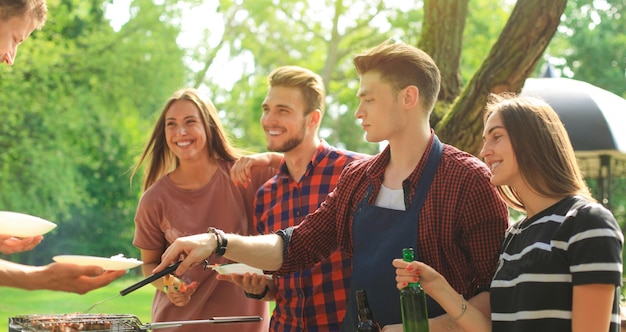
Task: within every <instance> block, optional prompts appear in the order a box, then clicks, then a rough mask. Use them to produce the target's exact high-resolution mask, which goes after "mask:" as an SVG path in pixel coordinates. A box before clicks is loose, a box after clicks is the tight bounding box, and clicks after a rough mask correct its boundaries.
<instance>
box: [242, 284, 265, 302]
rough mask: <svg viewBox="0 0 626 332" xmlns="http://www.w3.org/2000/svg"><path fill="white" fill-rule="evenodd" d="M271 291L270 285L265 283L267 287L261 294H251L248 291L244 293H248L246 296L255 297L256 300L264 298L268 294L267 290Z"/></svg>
mask: <svg viewBox="0 0 626 332" xmlns="http://www.w3.org/2000/svg"><path fill="white" fill-rule="evenodd" d="M269 291H270V287H269V286H268V285H265V289H264V290H263V293H261V294H250V293H248V292H244V294H246V297H247V298H249V299H255V300H262V299H263V298H264V297H265V295H267V292H269Z"/></svg>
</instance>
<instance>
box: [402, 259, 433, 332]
mask: <svg viewBox="0 0 626 332" xmlns="http://www.w3.org/2000/svg"><path fill="white" fill-rule="evenodd" d="M402 259H403V260H404V261H405V262H412V261H414V260H415V258H414V256H413V248H404V249H402ZM400 307H401V309H402V328H403V330H404V332H428V312H427V308H426V293H424V289H422V286H420V283H419V282H415V283H409V284H408V285H407V286H406V287H405V288H403V289H402V290H401V291H400Z"/></svg>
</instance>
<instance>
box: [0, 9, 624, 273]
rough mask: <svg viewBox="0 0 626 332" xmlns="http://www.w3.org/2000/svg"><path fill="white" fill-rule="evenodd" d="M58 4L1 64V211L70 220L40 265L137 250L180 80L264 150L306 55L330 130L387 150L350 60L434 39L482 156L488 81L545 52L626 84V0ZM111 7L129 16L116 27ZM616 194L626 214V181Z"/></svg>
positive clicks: (464, 132) (519, 70) (453, 98)
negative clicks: (153, 139) (283, 74)
mask: <svg viewBox="0 0 626 332" xmlns="http://www.w3.org/2000/svg"><path fill="white" fill-rule="evenodd" d="M208 4H214V6H210V5H208ZM48 5H49V11H50V13H49V14H50V15H49V20H48V22H47V24H46V26H44V28H43V29H42V30H41V31H36V32H34V33H33V35H32V36H31V38H30V39H29V40H28V42H26V43H24V44H23V45H22V46H21V47H20V52H19V55H18V57H17V64H16V65H15V66H13V67H7V66H2V67H0V77H1V79H0V105H1V106H0V118H2V119H3V121H0V193H1V194H0V210H10V211H18V212H24V213H28V214H33V215H37V216H40V217H43V218H46V219H49V220H51V221H54V222H55V223H57V224H58V227H57V229H56V230H54V231H53V232H52V233H50V234H48V235H46V239H45V240H44V241H43V243H42V244H41V245H40V246H39V247H38V248H36V249H35V250H33V251H31V252H28V253H24V254H20V255H12V256H11V260H13V261H22V262H27V263H31V264H46V263H48V262H50V260H51V257H52V256H54V255H57V254H87V255H98V256H111V255H114V254H117V253H124V254H126V255H127V256H133V257H137V256H138V251H137V250H136V249H135V248H134V247H133V246H132V237H133V230H134V225H133V217H134V213H135V207H136V204H137V200H138V199H139V196H140V195H141V191H140V187H141V186H140V183H139V182H137V181H136V182H135V183H133V184H132V186H131V184H130V183H129V176H130V173H129V169H130V168H131V167H132V166H133V165H134V163H135V162H136V157H137V156H138V155H139V153H140V152H141V149H142V148H143V146H144V144H145V142H146V140H147V135H148V133H149V132H150V130H151V129H152V126H153V125H154V121H155V120H156V116H157V115H158V114H159V113H160V111H161V109H162V107H163V103H164V102H165V100H166V99H167V98H168V97H169V96H170V95H171V94H172V92H174V91H175V90H176V89H177V88H179V87H182V86H193V87H197V88H199V89H200V90H201V91H203V92H204V93H205V94H206V95H207V96H208V97H210V98H211V99H212V100H213V101H214V102H215V104H216V106H217V107H218V109H219V110H220V116H221V117H222V119H223V120H224V122H225V124H226V128H227V129H228V130H229V132H230V133H231V135H232V136H233V137H234V138H235V139H236V141H237V144H238V145H239V146H240V147H243V148H247V149H248V150H250V151H264V150H265V138H264V134H263V132H262V129H261V127H260V125H259V116H260V104H261V102H262V100H263V98H264V96H265V92H266V82H265V77H266V75H267V74H268V73H269V72H270V71H271V70H272V69H274V68H275V67H277V66H280V65H286V64H294V65H300V66H304V67H307V68H310V69H311V70H314V71H316V72H318V73H320V75H322V77H323V79H324V81H325V83H326V86H327V90H328V99H327V114H326V117H325V119H324V122H323V127H322V130H321V134H322V136H323V137H324V138H325V139H326V140H327V141H328V142H329V143H330V144H333V145H337V146H340V147H345V148H349V149H352V150H358V151H362V152H367V153H376V152H378V151H379V145H378V144H371V143H368V142H365V140H364V139H363V133H362V130H361V129H360V128H359V126H358V125H357V122H356V120H355V119H354V116H353V113H354V110H355V109H356V106H357V102H358V100H357V98H356V95H355V94H356V90H357V87H358V78H357V77H356V75H355V73H354V69H353V66H352V63H351V60H352V56H353V55H354V54H356V53H359V52H361V51H363V50H365V49H367V48H369V47H373V46H375V45H376V44H378V43H380V42H381V41H383V40H386V39H389V38H393V39H397V40H401V41H404V42H407V43H410V44H412V45H416V46H419V47H421V48H423V49H424V50H426V51H427V52H428V53H429V54H431V55H432V56H433V58H434V59H435V60H436V62H437V63H438V64H439V66H440V68H441V69H442V74H443V78H444V81H443V87H442V94H441V96H440V102H439V103H438V105H437V109H436V113H435V114H434V116H433V119H432V125H433V126H434V127H435V128H436V130H437V132H438V134H439V136H440V137H441V138H442V139H443V140H444V141H445V142H447V143H451V144H454V145H457V146H459V147H460V148H462V149H465V150H467V151H470V152H473V153H476V152H477V150H476V147H477V146H478V144H479V143H480V132H481V130H482V122H481V118H480V116H479V114H480V111H481V109H482V106H483V105H484V100H485V97H486V94H487V93H488V92H498V91H504V90H510V91H519V89H521V86H522V85H523V82H524V80H525V79H526V77H528V76H538V75H539V73H540V70H541V67H542V66H544V65H545V64H546V63H550V64H552V65H553V66H554V67H555V68H556V69H557V71H559V73H561V75H563V76H566V77H572V78H576V79H579V80H585V81H587V82H589V83H592V84H594V85H597V86H600V87H602V88H604V89H607V90H609V91H612V92H614V93H616V94H618V95H621V96H626V95H625V94H626V78H625V76H624V73H625V71H626V43H625V42H624V38H625V37H624V36H626V33H624V32H626V31H624V30H625V28H626V24H625V21H624V20H625V18H624V6H625V2H624V1H623V0H602V1H598V0H595V1H591V0H570V1H568V2H567V3H566V1H565V0H554V1H543V0H524V1H518V2H515V1H511V0H474V1H469V0H438V1H436V0H425V1H420V0H414V1H406V0H399V1H389V0H388V1H383V0H334V1H330V0H322V1H315V0H281V1H276V0H273V1H271V0H257V1H241V0H220V1H219V2H208V1H207V2H203V1H200V0H186V1H175V0H160V1H152V0H132V1H119V0H115V1H114V0H89V1H79V0H48ZM207 8H210V9H207ZM199 11H200V12H199ZM112 13H118V14H119V13H122V14H124V15H125V16H127V19H125V20H122V22H121V23H120V22H117V23H115V24H114V22H113V21H112V18H114V17H113V16H112V15H113V14H112ZM192 13H196V14H200V16H202V17H203V20H202V24H201V25H198V26H193V27H192V28H191V30H192V31H193V35H194V36H195V43H193V44H191V45H189V44H186V45H183V43H181V37H182V35H183V34H182V31H183V29H184V28H185V26H186V24H187V22H188V21H189V16H190V15H191V14H192ZM186 33H189V32H186ZM553 35H554V37H553ZM137 178H138V179H140V178H141V176H139V177H137ZM617 194H621V195H617ZM615 196H619V197H616V200H617V202H618V203H617V205H616V211H618V212H619V211H622V212H621V213H622V214H621V215H619V214H618V212H616V215H617V216H618V219H619V220H620V222H623V221H624V213H623V211H624V206H625V205H626V202H625V200H626V199H625V196H626V194H625V193H624V191H621V192H620V193H617V192H616V195H615Z"/></svg>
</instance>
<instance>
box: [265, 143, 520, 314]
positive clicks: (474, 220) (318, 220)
mask: <svg viewBox="0 0 626 332" xmlns="http://www.w3.org/2000/svg"><path fill="white" fill-rule="evenodd" d="M433 137H434V133H432V132H431V138H430V141H429V145H428V147H427V148H426V151H424V157H422V159H421V160H420V162H419V163H418V165H417V167H416V168H415V170H414V171H413V172H412V173H411V174H410V175H409V177H408V178H407V179H405V180H404V181H403V183H402V187H403V188H404V201H405V203H406V204H410V203H411V200H412V198H413V195H414V191H415V188H416V186H417V182H418V181H419V180H420V176H421V174H422V172H423V170H424V168H425V165H426V159H427V158H426V157H427V156H428V154H429V153H430V149H431V148H432V142H433ZM390 157H391V151H390V147H389V146H387V148H386V149H385V150H384V151H383V152H381V153H380V154H378V155H376V156H375V157H373V158H370V159H367V160H359V161H355V162H353V163H352V164H350V165H349V166H348V167H346V168H345V169H344V170H343V173H342V174H341V176H340V180H339V183H337V188H336V189H335V190H334V191H333V192H332V193H330V194H329V195H328V198H327V199H326V201H325V202H324V203H322V205H321V206H320V208H319V209H318V210H317V211H315V212H313V213H311V214H310V215H308V216H307V217H306V219H305V220H304V221H302V222H301V223H300V224H299V225H298V226H296V227H294V228H291V229H286V230H284V231H281V232H278V233H277V234H279V235H280V236H281V237H282V238H283V240H284V241H285V243H286V244H287V245H286V247H285V255H284V260H283V265H282V267H281V268H280V270H278V271H275V272H274V273H275V275H282V274H284V273H291V272H293V271H298V270H300V269H303V268H306V267H308V266H311V265H312V264H315V263H316V262H317V261H319V260H320V259H321V258H323V257H327V256H328V255H329V254H330V253H331V252H332V251H334V250H336V248H337V246H340V247H341V248H343V249H344V250H345V251H346V253H348V255H350V256H352V250H353V248H354V246H353V242H352V221H353V212H354V211H355V210H356V207H357V204H358V203H359V202H360V201H361V200H362V199H363V197H364V196H365V192H366V191H367V188H368V187H369V186H370V185H372V187H373V191H372V195H371V196H370V197H369V201H368V203H369V204H372V205H373V204H375V200H376V196H377V195H378V192H379V191H380V188H381V185H382V182H383V179H384V174H385V169H386V167H387V165H388V164H389V160H390ZM490 176H491V172H489V169H488V168H487V166H486V165H485V164H484V163H483V162H482V161H480V160H479V159H478V158H476V157H474V156H472V155H471V154H469V153H466V152H463V151H461V150H459V149H457V148H455V147H453V146H451V145H447V144H444V147H443V153H442V156H441V161H440V162H439V166H438V167H437V173H436V174H435V178H434V179H433V182H432V184H431V186H430V189H429V190H428V195H427V196H426V201H425V202H424V206H423V207H422V209H421V211H420V213H419V217H418V218H419V223H420V227H419V230H418V233H417V234H416V237H417V247H418V250H417V252H419V256H420V260H422V261H423V262H424V263H426V264H428V265H430V266H431V267H433V268H434V269H435V270H437V271H439V273H441V274H442V275H443V276H444V277H445V278H446V279H447V280H448V282H449V283H450V285H451V286H452V287H453V288H454V289H455V290H456V291H457V292H459V293H460V294H462V295H463V296H464V297H465V298H471V297H473V296H474V295H475V294H476V293H477V292H479V291H480V290H481V289H488V288H489V285H490V283H491V279H492V278H493V275H494V273H495V270H496V264H497V262H498V256H499V253H500V246H501V244H502V240H503V238H504V232H505V231H506V229H507V227H508V210H507V207H506V205H505V204H504V202H503V201H502V200H501V199H500V197H499V195H498V193H497V191H496V189H495V188H494V187H493V186H492V185H491V183H490V181H489V178H490ZM407 209H408V207H407ZM393 240H394V239H388V238H381V239H380V241H393ZM380 268H381V269H393V268H394V267H393V266H392V265H391V262H389V265H387V266H381V267H380ZM372 273H376V271H372ZM390 296H391V295H390ZM374 315H376V313H374Z"/></svg>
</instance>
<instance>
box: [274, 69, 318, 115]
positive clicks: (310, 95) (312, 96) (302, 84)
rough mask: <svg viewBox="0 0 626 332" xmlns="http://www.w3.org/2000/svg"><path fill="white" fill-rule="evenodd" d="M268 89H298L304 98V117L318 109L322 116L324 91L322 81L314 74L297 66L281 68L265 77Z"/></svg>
mask: <svg viewBox="0 0 626 332" xmlns="http://www.w3.org/2000/svg"><path fill="white" fill-rule="evenodd" d="M267 83H268V84H269V86H270V87H273V86H282V87H289V88H298V89H300V91H301V92H302V96H303V97H304V105H305V107H306V109H305V110H304V115H307V114H309V113H311V112H313V111H314V110H316V109H319V110H320V111H321V112H322V114H324V98H325V97H326V91H325V89H324V81H323V80H322V78H321V77H320V76H319V75H317V74H316V73H314V72H312V71H310V70H308V69H306V68H302V67H298V66H282V67H278V68H276V69H274V70H273V71H272V72H271V73H270V74H269V76H268V77H267Z"/></svg>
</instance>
